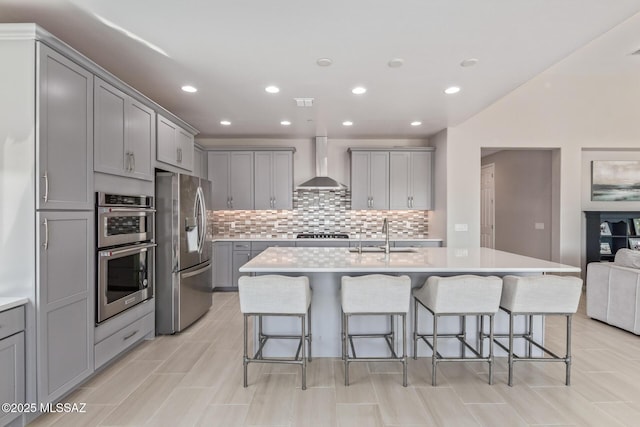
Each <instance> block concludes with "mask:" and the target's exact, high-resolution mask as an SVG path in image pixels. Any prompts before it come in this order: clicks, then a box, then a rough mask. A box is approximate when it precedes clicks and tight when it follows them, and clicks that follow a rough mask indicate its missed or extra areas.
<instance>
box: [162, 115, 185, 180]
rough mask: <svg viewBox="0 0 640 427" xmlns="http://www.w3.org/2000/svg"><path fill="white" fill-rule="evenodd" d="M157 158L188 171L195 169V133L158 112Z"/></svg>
mask: <svg viewBox="0 0 640 427" xmlns="http://www.w3.org/2000/svg"><path fill="white" fill-rule="evenodd" d="M157 141H158V145H157V147H156V150H157V151H156V159H157V160H158V161H159V162H163V163H167V164H169V165H172V166H176V167H179V168H181V169H185V170H188V171H190V172H191V171H192V170H193V135H192V134H191V133H189V132H187V131H186V130H184V129H182V128H181V127H180V126H178V125H176V124H175V123H173V122H172V121H171V120H169V119H167V118H166V117H162V116H161V115H160V114H158V139H157Z"/></svg>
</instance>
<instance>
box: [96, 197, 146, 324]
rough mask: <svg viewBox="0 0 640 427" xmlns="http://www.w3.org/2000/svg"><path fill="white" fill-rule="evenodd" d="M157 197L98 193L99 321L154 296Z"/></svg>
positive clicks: (97, 312)
mask: <svg viewBox="0 0 640 427" xmlns="http://www.w3.org/2000/svg"><path fill="white" fill-rule="evenodd" d="M155 212H156V210H155V207H154V200H153V197H150V196H128V195H119V194H109V193H103V192H100V193H96V228H97V236H96V242H97V246H98V247H97V263H96V265H97V273H98V274H97V276H98V277H97V298H96V299H97V310H96V321H97V323H100V322H103V321H104V320H106V319H108V318H110V317H112V316H115V315H116V314H118V313H120V312H122V311H124V310H126V309H128V308H130V307H133V306H134V305H136V304H138V303H140V302H142V301H145V300H148V299H150V298H151V297H153V260H154V248H155V246H156V243H155V236H154V228H155V224H154V221H155Z"/></svg>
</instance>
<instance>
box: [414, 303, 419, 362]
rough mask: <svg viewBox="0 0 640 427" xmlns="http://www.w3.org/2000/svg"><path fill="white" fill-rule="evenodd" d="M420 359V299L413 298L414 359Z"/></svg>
mask: <svg viewBox="0 0 640 427" xmlns="http://www.w3.org/2000/svg"><path fill="white" fill-rule="evenodd" d="M417 359H418V300H417V299H415V298H414V299H413V360H417Z"/></svg>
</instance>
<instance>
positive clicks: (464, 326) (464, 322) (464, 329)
mask: <svg viewBox="0 0 640 427" xmlns="http://www.w3.org/2000/svg"><path fill="white" fill-rule="evenodd" d="M460 322H461V324H460V326H461V328H460V329H461V331H462V332H461V335H462V339H463V340H465V341H466V340H467V316H460ZM460 353H461V354H462V357H463V358H465V357H467V346H465V345H464V343H463V342H462V341H460Z"/></svg>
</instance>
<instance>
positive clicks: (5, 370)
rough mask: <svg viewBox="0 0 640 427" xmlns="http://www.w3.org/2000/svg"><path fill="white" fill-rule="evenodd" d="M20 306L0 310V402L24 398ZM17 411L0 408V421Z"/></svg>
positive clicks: (17, 414)
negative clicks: (6, 410) (1, 410)
mask: <svg viewBox="0 0 640 427" xmlns="http://www.w3.org/2000/svg"><path fill="white" fill-rule="evenodd" d="M24 321H25V320H24V307H16V308H13V309H10V310H6V311H3V312H0V379H1V380H0V403H26V402H25V359H24V357H25V354H24V332H23V330H24ZM21 415H22V414H21V413H20V412H13V413H12V412H0V425H2V426H4V425H7V424H9V423H10V422H12V421H14V420H16V419H17V418H19V417H20V416H21Z"/></svg>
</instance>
